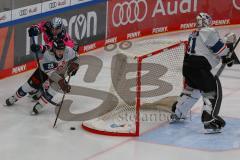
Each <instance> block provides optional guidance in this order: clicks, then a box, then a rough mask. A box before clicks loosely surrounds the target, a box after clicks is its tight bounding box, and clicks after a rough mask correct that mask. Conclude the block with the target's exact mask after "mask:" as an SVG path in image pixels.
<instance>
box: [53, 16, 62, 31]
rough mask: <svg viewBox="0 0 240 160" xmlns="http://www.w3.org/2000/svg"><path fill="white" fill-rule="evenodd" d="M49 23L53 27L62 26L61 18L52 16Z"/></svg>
mask: <svg viewBox="0 0 240 160" xmlns="http://www.w3.org/2000/svg"><path fill="white" fill-rule="evenodd" d="M51 25H52V28H53V29H61V30H62V28H63V22H62V18H60V17H54V18H53V19H52V21H51Z"/></svg>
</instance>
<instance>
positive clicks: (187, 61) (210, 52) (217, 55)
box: [171, 13, 236, 131]
mask: <svg viewBox="0 0 240 160" xmlns="http://www.w3.org/2000/svg"><path fill="white" fill-rule="evenodd" d="M211 24H212V19H211V17H210V16H209V15H208V14H207V13H200V14H199V15H198V16H197V17H196V26H197V29H196V30H195V31H193V32H192V33H191V34H190V36H189V39H188V42H189V46H188V51H187V54H186V55H185V58H184V63H183V76H184V78H185V83H186V87H185V88H184V90H183V92H182V94H181V95H180V97H179V99H178V101H177V103H175V104H174V105H173V107H172V111H173V112H174V113H173V114H172V115H171V121H172V122H175V121H179V120H180V119H185V118H186V116H187V114H188V112H189V111H190V109H191V108H192V107H193V105H194V104H195V103H196V102H197V101H198V99H199V98H200V97H201V96H202V97H203V101H204V106H203V112H202V117H201V120H202V122H203V124H204V128H205V129H207V130H210V131H218V130H220V129H221V128H223V127H224V126H225V121H224V120H223V119H222V118H221V117H220V116H218V114H219V110H220V107H221V101H222V87H221V83H220V81H219V79H218V77H217V76H214V75H213V74H212V73H211V70H212V69H213V68H214V67H216V66H217V65H218V64H219V63H220V62H221V59H222V58H225V61H226V62H228V61H230V59H229V60H228V59H227V58H226V55H227V54H228V52H229V51H230V50H231V49H232V48H233V43H235V41H236V35H235V34H233V33H230V34H228V35H226V36H225V37H224V38H225V42H224V41H223V40H222V39H221V38H220V36H219V33H218V32H217V31H216V30H215V29H214V28H211ZM226 42H227V43H226Z"/></svg>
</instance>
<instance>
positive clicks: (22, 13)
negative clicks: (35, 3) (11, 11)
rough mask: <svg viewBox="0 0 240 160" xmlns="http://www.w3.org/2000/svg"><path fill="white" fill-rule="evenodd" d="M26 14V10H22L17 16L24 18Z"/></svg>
mask: <svg viewBox="0 0 240 160" xmlns="http://www.w3.org/2000/svg"><path fill="white" fill-rule="evenodd" d="M27 14H28V10H27V9H23V10H20V11H19V16H25V15H27Z"/></svg>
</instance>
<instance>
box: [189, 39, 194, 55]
mask: <svg viewBox="0 0 240 160" xmlns="http://www.w3.org/2000/svg"><path fill="white" fill-rule="evenodd" d="M188 47H189V48H188V52H190V53H193V54H194V53H196V52H195V47H196V37H194V38H193V37H190V38H189V46H188Z"/></svg>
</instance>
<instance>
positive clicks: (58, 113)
mask: <svg viewBox="0 0 240 160" xmlns="http://www.w3.org/2000/svg"><path fill="white" fill-rule="evenodd" d="M70 78H71V76H70V75H69V77H68V80H67V84H69V81H70ZM65 95H66V92H64V94H63V96H62V100H61V103H60V105H59V109H58V112H57V116H56V118H55V121H54V124H53V128H55V126H56V124H57V120H58V117H59V115H60V111H61V108H62V105H63V101H64V99H65Z"/></svg>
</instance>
